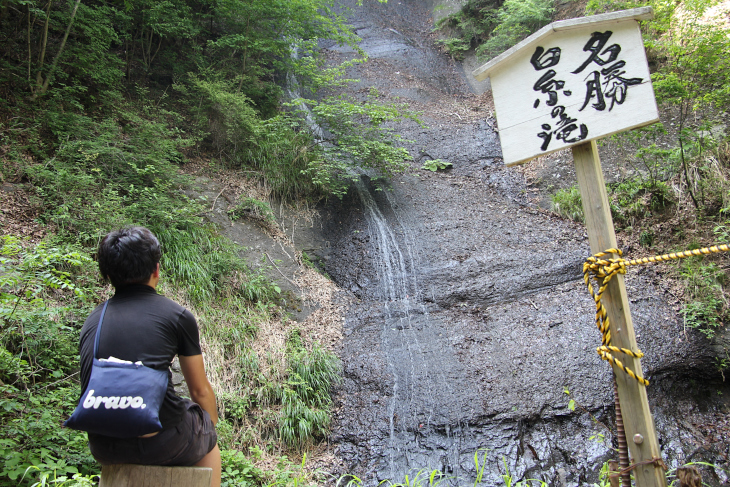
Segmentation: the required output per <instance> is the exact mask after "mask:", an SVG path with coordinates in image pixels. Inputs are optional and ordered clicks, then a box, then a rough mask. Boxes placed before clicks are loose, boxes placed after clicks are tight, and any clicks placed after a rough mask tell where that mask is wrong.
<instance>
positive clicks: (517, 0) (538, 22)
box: [476, 0, 555, 58]
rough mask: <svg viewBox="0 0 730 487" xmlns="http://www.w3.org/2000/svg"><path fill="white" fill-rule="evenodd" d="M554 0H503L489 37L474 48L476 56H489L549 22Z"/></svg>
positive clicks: (496, 53)
mask: <svg viewBox="0 0 730 487" xmlns="http://www.w3.org/2000/svg"><path fill="white" fill-rule="evenodd" d="M554 11H555V2H554V0H504V4H502V7H500V9H499V11H498V13H497V26H496V27H495V28H494V30H493V31H492V33H491V35H490V36H489V39H488V40H487V41H486V42H485V43H484V44H482V45H480V46H479V47H477V49H476V54H477V56H480V57H482V58H491V57H494V56H497V55H498V54H501V53H502V52H503V51H505V50H507V49H509V48H510V47H512V46H513V45H515V44H517V43H518V42H520V41H521V40H522V39H524V38H525V37H527V36H529V35H530V34H532V33H533V32H535V31H537V30H539V29H540V28H541V27H542V26H544V25H547V24H549V23H550V20H551V19H552V15H553V12H554Z"/></svg>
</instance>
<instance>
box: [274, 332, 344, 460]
mask: <svg viewBox="0 0 730 487" xmlns="http://www.w3.org/2000/svg"><path fill="white" fill-rule="evenodd" d="M287 345H288V347H287V348H288V350H287V358H288V362H289V367H288V370H287V373H288V379H287V381H286V384H285V386H284V388H283V389H282V391H281V394H282V399H281V403H282V409H281V412H280V414H279V437H280V438H281V440H282V441H283V442H284V443H286V444H287V445H289V446H298V447H302V446H304V445H305V444H307V443H309V442H311V441H312V440H313V439H315V438H321V437H324V436H325V435H326V434H327V432H328V428H329V422H330V415H329V409H330V406H331V404H332V400H331V398H330V389H331V388H332V386H333V385H334V384H336V383H338V382H339V381H340V363H339V359H338V358H337V356H336V355H334V354H332V353H331V352H328V351H326V350H323V349H322V348H320V347H319V346H316V345H315V346H313V347H312V349H311V350H309V349H307V348H306V347H304V345H303V344H302V342H301V337H300V336H299V332H298V331H295V332H293V333H292V334H291V335H290V337H289V340H288V344H287Z"/></svg>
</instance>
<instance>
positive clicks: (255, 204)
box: [228, 197, 276, 225]
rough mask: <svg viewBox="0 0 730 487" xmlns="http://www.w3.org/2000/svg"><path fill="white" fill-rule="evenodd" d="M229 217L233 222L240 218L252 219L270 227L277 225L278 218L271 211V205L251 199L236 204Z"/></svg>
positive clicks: (244, 199)
mask: <svg viewBox="0 0 730 487" xmlns="http://www.w3.org/2000/svg"><path fill="white" fill-rule="evenodd" d="M228 216H229V217H230V218H231V220H233V221H235V220H238V219H240V218H251V219H254V220H260V221H263V222H264V223H267V224H270V225H275V224H276V217H275V216H274V211H273V210H272V209H271V204H269V202H267V201H261V200H257V199H256V198H251V197H246V198H243V200H241V201H239V202H238V203H236V206H234V207H233V208H231V209H230V210H228Z"/></svg>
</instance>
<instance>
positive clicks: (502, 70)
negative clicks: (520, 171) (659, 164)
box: [474, 9, 658, 165]
mask: <svg viewBox="0 0 730 487" xmlns="http://www.w3.org/2000/svg"><path fill="white" fill-rule="evenodd" d="M641 10H642V9H634V10H633V11H628V12H630V14H624V17H623V18H616V17H617V16H616V15H612V14H604V15H600V16H595V17H587V18H582V19H572V20H569V21H561V22H555V23H553V24H551V25H549V26H547V27H545V28H543V29H541V30H540V31H539V32H537V33H535V34H533V35H532V36H530V37H528V38H527V39H525V40H524V41H522V42H521V43H520V44H518V45H517V46H515V47H514V48H512V49H510V50H509V51H507V52H506V53H504V54H503V55H501V56H499V57H497V58H496V59H495V60H493V61H491V62H490V63H487V64H486V65H485V66H483V67H482V68H480V69H479V70H477V71H475V73H474V74H475V77H476V78H477V79H484V78H486V77H487V76H489V78H490V79H491V84H492V91H493V94H494V105H495V109H496V115H497V123H498V126H499V132H500V139H501V143H502V153H503V157H504V162H505V163H506V164H507V165H513V164H520V163H523V162H526V161H528V160H530V159H532V158H534V157H537V156H539V155H542V154H547V153H550V152H554V151H556V150H560V149H564V148H566V147H570V146H572V145H575V144H578V143H582V142H585V141H589V140H592V139H596V138H600V137H605V136H607V135H610V134H613V133H616V132H619V131H623V130H628V129H630V128H634V127H639V126H642V125H647V124H650V123H653V122H655V121H657V120H658V112H657V107H656V101H655V100H654V91H653V89H652V86H651V80H650V75H649V68H648V65H647V62H646V54H645V52H644V46H643V42H642V39H641V33H640V32H639V26H638V24H637V22H636V19H641V18H642V17H641V15H642V13H641Z"/></svg>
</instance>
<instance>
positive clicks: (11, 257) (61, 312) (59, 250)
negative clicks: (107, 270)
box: [0, 235, 91, 385]
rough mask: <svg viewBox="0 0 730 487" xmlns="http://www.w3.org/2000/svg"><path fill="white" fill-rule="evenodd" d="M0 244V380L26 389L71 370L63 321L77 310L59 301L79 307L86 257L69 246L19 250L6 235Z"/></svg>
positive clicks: (72, 344)
mask: <svg viewBox="0 0 730 487" xmlns="http://www.w3.org/2000/svg"><path fill="white" fill-rule="evenodd" d="M0 243H1V244H2V247H0V319H1V320H2V324H3V326H2V331H0V346H2V348H0V357H2V358H1V359H0V366H1V368H0V378H2V379H3V381H7V382H9V383H19V384H22V385H27V384H34V383H35V382H36V381H37V380H43V379H44V378H47V377H48V376H49V375H50V376H52V377H54V378H56V379H58V378H60V377H63V376H64V375H65V374H67V373H70V372H71V371H72V370H73V368H74V367H75V366H74V363H73V362H71V363H69V361H68V355H75V353H76V341H77V339H78V337H77V329H76V328H75V327H73V326H70V325H71V324H70V323H68V319H69V318H68V315H69V314H70V313H72V312H73V311H74V308H75V307H76V306H72V305H69V304H66V303H64V302H63V301H67V300H69V299H74V300H77V303H78V304H81V305H82V306H83V303H85V299H86V292H85V290H84V287H83V286H84V285H85V284H88V281H89V274H90V268H91V265H90V263H91V259H90V258H89V257H88V256H87V255H85V254H83V253H81V252H80V251H78V249H76V248H74V247H71V246H64V247H53V246H50V245H48V244H46V243H40V244H38V245H35V246H27V247H23V246H22V245H21V244H22V243H23V242H22V241H21V240H19V239H17V238H15V237H13V236H10V235H6V236H3V237H1V238H0ZM83 273H86V274H85V275H84V274H83ZM72 319H73V318H72Z"/></svg>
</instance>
